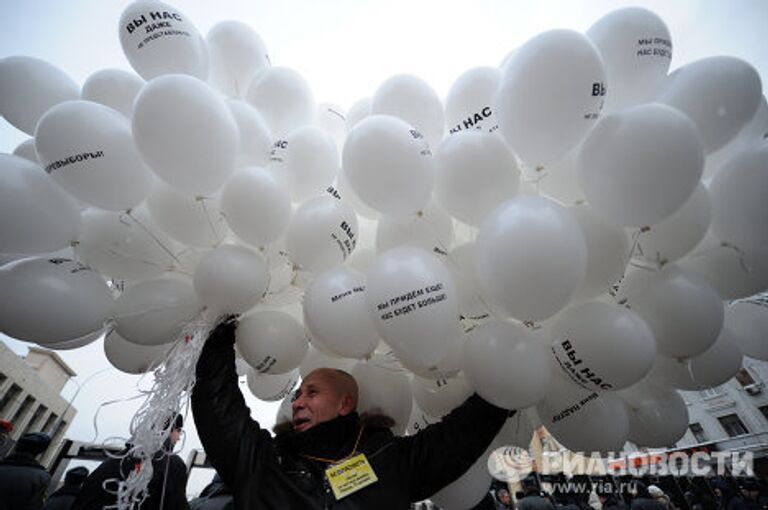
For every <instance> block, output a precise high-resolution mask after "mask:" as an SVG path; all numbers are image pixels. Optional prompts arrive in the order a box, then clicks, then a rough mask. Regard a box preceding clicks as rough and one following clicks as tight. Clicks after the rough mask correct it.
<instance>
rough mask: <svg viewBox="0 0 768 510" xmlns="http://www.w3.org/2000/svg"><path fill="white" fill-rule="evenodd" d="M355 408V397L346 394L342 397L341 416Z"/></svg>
mask: <svg viewBox="0 0 768 510" xmlns="http://www.w3.org/2000/svg"><path fill="white" fill-rule="evenodd" d="M354 410H355V399H354V397H353V396H352V395H344V397H342V399H341V409H339V416H346V415H348V414H349V413H351V412H352V411H354Z"/></svg>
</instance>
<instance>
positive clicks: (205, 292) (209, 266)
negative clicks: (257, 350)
mask: <svg viewBox="0 0 768 510" xmlns="http://www.w3.org/2000/svg"><path fill="white" fill-rule="evenodd" d="M268 285H269V271H268V270H267V263H266V261H265V260H264V257H262V256H261V254H259V253H258V252H256V251H254V250H252V249H250V248H246V247H245V246H239V245H223V246H219V247H218V248H216V249H214V250H212V251H210V252H208V253H207V254H206V255H205V256H204V257H203V258H202V259H201V260H200V262H199V263H198V264H197V268H196V269H195V276H194V286H195V292H196V293H197V296H198V298H199V299H200V302H201V303H202V304H203V305H205V306H207V307H210V308H212V309H214V310H216V311H218V312H220V313H222V314H223V313H243V312H245V311H246V310H249V309H250V308H251V307H253V305H255V304H256V303H257V302H258V301H259V300H260V299H262V298H263V297H264V295H265V294H266V292H267V287H268ZM246 359H248V358H246ZM297 364H298V363H297ZM294 368H295V367H294Z"/></svg>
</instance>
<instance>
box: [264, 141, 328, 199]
mask: <svg viewBox="0 0 768 510" xmlns="http://www.w3.org/2000/svg"><path fill="white" fill-rule="evenodd" d="M269 168H270V170H272V171H273V173H274V174H275V176H276V177H278V178H279V179H282V180H283V181H284V182H285V183H286V185H287V187H288V189H289V190H290V192H291V198H293V201H294V202H304V201H306V200H308V199H310V198H313V197H315V196H317V195H319V194H321V193H322V192H323V191H325V190H326V188H328V186H330V184H331V183H332V182H333V180H334V179H335V178H336V174H337V173H338V171H339V152H338V149H337V148H336V142H334V140H333V138H331V135H329V134H328V133H326V132H325V131H323V130H322V129H320V128H319V127H317V126H300V127H298V128H296V129H294V130H293V131H291V132H290V133H289V134H288V136H286V138H285V139H284V140H278V141H277V142H275V145H274V148H273V149H272V153H271V154H270V162H269Z"/></svg>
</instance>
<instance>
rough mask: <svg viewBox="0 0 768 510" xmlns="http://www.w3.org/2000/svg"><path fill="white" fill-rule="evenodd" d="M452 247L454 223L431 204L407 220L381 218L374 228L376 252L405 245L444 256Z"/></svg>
mask: <svg viewBox="0 0 768 510" xmlns="http://www.w3.org/2000/svg"><path fill="white" fill-rule="evenodd" d="M452 244H453V220H451V217H450V216H448V214H447V213H446V212H445V211H444V210H443V209H442V208H441V207H440V206H439V205H437V204H435V203H434V202H430V203H429V204H427V206H426V207H425V208H424V210H423V211H419V212H418V213H417V214H414V215H409V216H383V217H382V218H381V219H380V220H379V224H378V226H377V228H376V251H377V252H379V253H383V252H385V251H387V250H390V249H392V248H395V247H397V246H402V245H408V246H415V247H416V248H421V249H423V250H426V251H429V252H433V253H436V254H438V255H445V254H447V253H448V250H450V249H451V245H452Z"/></svg>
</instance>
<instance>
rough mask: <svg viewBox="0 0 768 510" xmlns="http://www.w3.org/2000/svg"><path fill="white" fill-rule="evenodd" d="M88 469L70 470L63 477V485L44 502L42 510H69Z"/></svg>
mask: <svg viewBox="0 0 768 510" xmlns="http://www.w3.org/2000/svg"><path fill="white" fill-rule="evenodd" d="M88 473H89V471H88V468H86V467H83V466H79V467H76V468H72V469H70V470H69V471H67V473H66V474H65V475H64V485H62V486H61V487H60V488H59V489H58V490H56V491H55V492H54V493H53V494H51V496H50V497H49V498H48V501H46V502H45V506H44V507H43V510H69V509H70V508H72V505H74V504H75V500H76V499H77V495H78V494H80V489H81V488H82V487H83V482H84V481H85V479H86V478H88Z"/></svg>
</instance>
